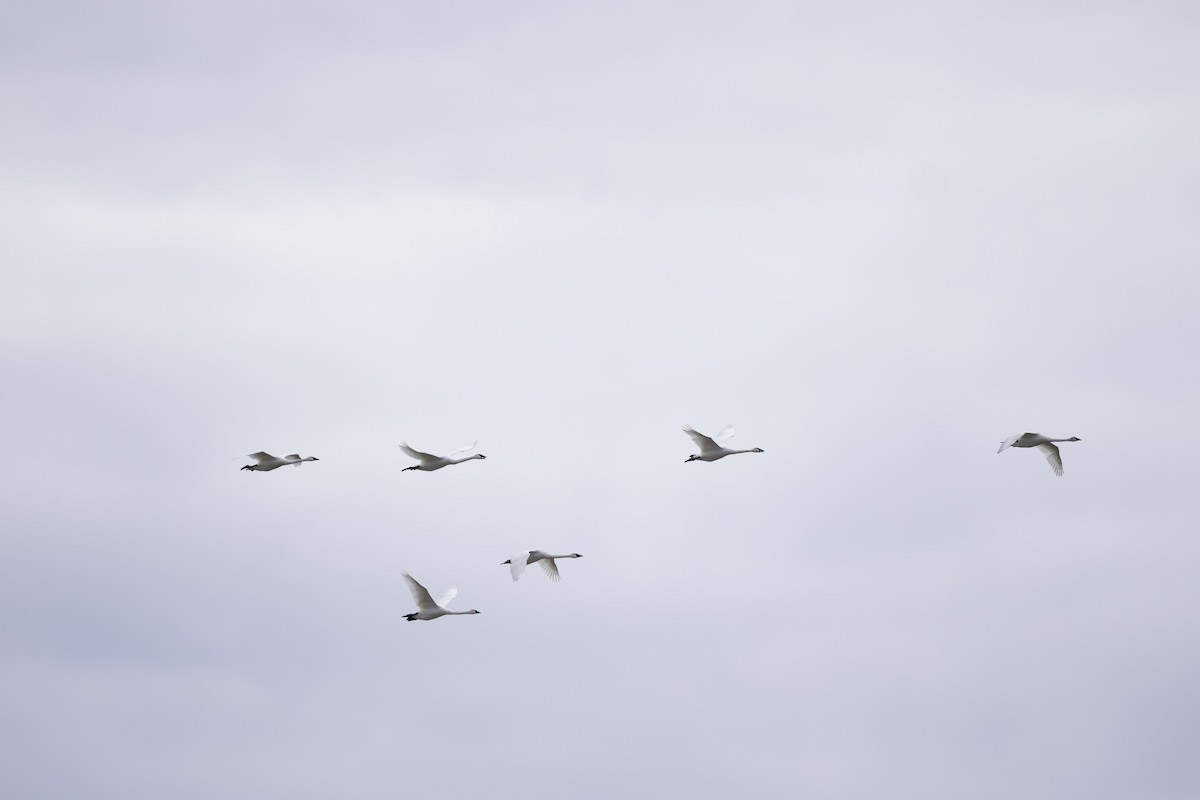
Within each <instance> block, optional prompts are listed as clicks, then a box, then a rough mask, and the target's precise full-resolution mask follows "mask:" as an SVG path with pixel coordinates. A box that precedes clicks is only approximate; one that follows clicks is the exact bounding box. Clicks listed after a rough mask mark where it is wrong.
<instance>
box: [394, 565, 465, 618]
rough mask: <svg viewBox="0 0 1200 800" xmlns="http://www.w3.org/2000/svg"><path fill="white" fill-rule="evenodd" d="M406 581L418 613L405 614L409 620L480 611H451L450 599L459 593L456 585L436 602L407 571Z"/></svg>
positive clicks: (405, 574)
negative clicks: (448, 606) (449, 606)
mask: <svg viewBox="0 0 1200 800" xmlns="http://www.w3.org/2000/svg"><path fill="white" fill-rule="evenodd" d="M404 581H405V582H406V583H407V584H408V590H409V591H410V592H412V596H413V602H414V603H416V604H417V610H416V613H413V614H405V615H404V618H405V619H406V620H408V621H409V622H415V621H416V620H419V619H423V620H431V619H437V618H438V617H445V616H452V615H455V614H478V613H479V612H478V611H476V610H475V609H473V608H472V609H471V610H470V611H450V610H448V609H447V608H446V606H447V605H449V603H450V601H451V600H453V599H454V597H455V595H457V594H458V589H457V588H456V587H453V586H452V587H450V588H449V589H447V590H446V593H445V594H444V595H442V596H441V597H439V598H438V599H437V602H436V603H435V602H434V601H433V598H432V597H431V596H430V595H429V590H428V589H426V588H425V587H424V586H422V585H421V584H419V583H417V582H416V581H415V580H413V576H412V575H409V574H408V573H407V572H406V573H404Z"/></svg>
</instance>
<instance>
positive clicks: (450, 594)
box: [437, 586, 458, 608]
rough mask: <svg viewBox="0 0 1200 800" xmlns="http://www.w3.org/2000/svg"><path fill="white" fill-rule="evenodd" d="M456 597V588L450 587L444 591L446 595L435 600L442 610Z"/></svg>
mask: <svg viewBox="0 0 1200 800" xmlns="http://www.w3.org/2000/svg"><path fill="white" fill-rule="evenodd" d="M456 597H458V587H457V586H451V587H450V588H449V589H447V590H446V593H445V594H444V595H442V596H441V597H439V598H438V599H437V604H438V605H439V606H441V607H442V608H445V607H446V606H448V605H450V601H451V600H453V599H454V598H456Z"/></svg>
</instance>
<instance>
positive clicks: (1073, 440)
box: [1067, 436, 1083, 442]
mask: <svg viewBox="0 0 1200 800" xmlns="http://www.w3.org/2000/svg"><path fill="white" fill-rule="evenodd" d="M1067 441H1068V442H1082V441H1083V440H1082V439H1080V438H1079V437H1078V436H1072V437H1071V438H1070V439H1067Z"/></svg>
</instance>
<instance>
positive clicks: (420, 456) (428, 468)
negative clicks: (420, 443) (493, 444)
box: [400, 442, 487, 472]
mask: <svg viewBox="0 0 1200 800" xmlns="http://www.w3.org/2000/svg"><path fill="white" fill-rule="evenodd" d="M476 444H478V442H472V443H471V444H469V445H467V446H466V447H460V448H458V449H457V450H451V451H450V452H449V453H447V454H446V455H444V456H435V455H430V454H429V453H422V452H421V451H420V450H413V449H412V448H411V447H409V446H408V443H407V442H401V443H400V449H401V450H403V451H404V453H405V455H407V456H409V457H411V458H415V459H417V460H418V461H420V462H421V463H420V464H416V465H414V466H411V467H405V468H404V469H403V470H401V472H408V471H409V470H410V469H419V470H421V471H422V472H433V471H434V470H435V469H441V468H442V467H448V466H450V465H451V464H461V463H462V462H464V461H471V460H473V459H476V458H487V456H485V455H484V454H483V453H476V454H475V455H473V456H467V457H466V458H453V456H456V455H458V454H459V453H465V452H467V451H468V450H474V449H475V445H476Z"/></svg>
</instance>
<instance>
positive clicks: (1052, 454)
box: [996, 431, 1081, 478]
mask: <svg viewBox="0 0 1200 800" xmlns="http://www.w3.org/2000/svg"><path fill="white" fill-rule="evenodd" d="M1078 441H1081V439H1080V438H1079V437H1078V436H1072V437H1071V438H1070V439H1051V438H1050V437H1049V436H1043V435H1042V434H1040V433H1030V432H1029V431H1026V432H1024V433H1018V434H1017V435H1016V436H1013V437H1011V438H1009V439H1005V440H1004V441H1003V442H1001V443H1000V449H999V450H997V451H996V453H997V454H1000V453H1003V452H1004V451H1005V450H1007V449H1008V448H1010V447H1036V448H1038V449H1039V450H1041V451H1042V452H1043V453H1045V454H1046V460H1047V461H1049V462H1050V469H1052V470H1054V474H1055V475H1057V476H1058V477H1060V478H1061V477H1062V474H1063V465H1062V456H1061V455H1060V454H1059V452H1058V447H1057V446H1056V445H1055V444H1054V442H1078Z"/></svg>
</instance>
